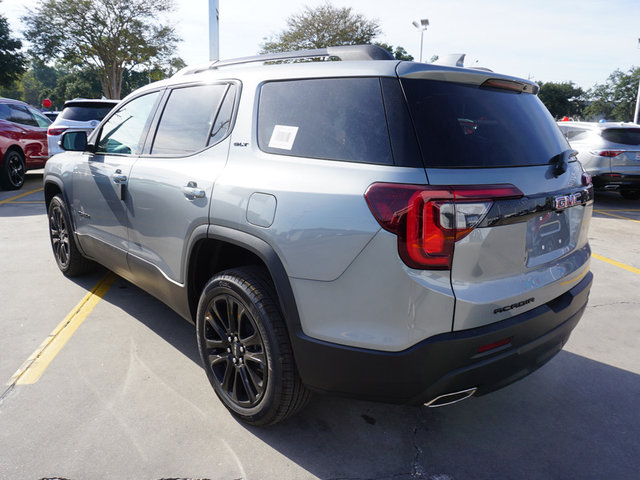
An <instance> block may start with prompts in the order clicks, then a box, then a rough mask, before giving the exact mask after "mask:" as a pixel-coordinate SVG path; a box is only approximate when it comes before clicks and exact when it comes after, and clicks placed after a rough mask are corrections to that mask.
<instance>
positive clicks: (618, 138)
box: [602, 128, 640, 145]
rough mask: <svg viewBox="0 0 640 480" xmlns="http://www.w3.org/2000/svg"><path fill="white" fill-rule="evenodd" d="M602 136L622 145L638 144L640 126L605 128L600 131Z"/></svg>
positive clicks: (639, 141) (639, 140)
mask: <svg viewBox="0 0 640 480" xmlns="http://www.w3.org/2000/svg"><path fill="white" fill-rule="evenodd" d="M602 137H603V138H604V139H605V140H607V141H608V142H613V143H620V144H622V145H640V128H607V129H606V130H603V131H602Z"/></svg>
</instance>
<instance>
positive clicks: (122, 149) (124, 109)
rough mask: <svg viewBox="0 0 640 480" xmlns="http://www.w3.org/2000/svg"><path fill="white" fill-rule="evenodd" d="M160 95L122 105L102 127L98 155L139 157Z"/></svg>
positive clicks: (144, 97) (156, 94)
mask: <svg viewBox="0 0 640 480" xmlns="http://www.w3.org/2000/svg"><path fill="white" fill-rule="evenodd" d="M159 95H160V92H153V93H148V94H146V95H143V96H141V97H138V98H135V99H133V100H131V101H130V102H127V103H126V104H125V105H122V106H121V107H120V108H119V109H118V110H117V111H116V113H114V114H113V115H112V116H111V117H110V118H109V119H108V120H107V121H106V123H105V124H104V125H103V126H102V131H101V133H100V140H99V141H98V146H97V148H96V153H113V154H124V155H129V154H131V155H138V154H139V153H140V152H141V151H142V147H143V144H144V137H143V134H144V132H145V130H146V129H145V127H146V126H147V124H148V122H149V117H150V114H151V112H152V110H153V106H154V105H155V103H156V100H157V99H158V96H159Z"/></svg>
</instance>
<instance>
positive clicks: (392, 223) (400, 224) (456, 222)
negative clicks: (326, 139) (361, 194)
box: [365, 183, 523, 270]
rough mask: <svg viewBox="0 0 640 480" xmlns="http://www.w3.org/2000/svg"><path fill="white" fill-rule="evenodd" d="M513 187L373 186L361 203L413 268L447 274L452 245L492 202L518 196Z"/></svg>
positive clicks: (481, 217)
mask: <svg viewBox="0 0 640 480" xmlns="http://www.w3.org/2000/svg"><path fill="white" fill-rule="evenodd" d="M522 196H523V194H522V192H521V191H520V190H518V189H517V188H516V187H514V186H513V185H478V186H475V185H459V186H432V185H404V184H395V183H374V184H373V185H371V186H370V187H369V189H368V190H367V192H366V193H365V199H366V200H367V204H368V205H369V209H370V210H371V212H372V213H373V215H374V217H375V218H376V220H377V221H378V223H379V224H380V226H382V228H384V229H385V230H388V231H389V232H391V233H394V234H396V235H397V236H398V253H399V254H400V258H401V259H402V261H403V262H404V263H405V264H406V265H407V266H409V267H411V268H417V269H430V270H448V269H450V268H451V262H452V260H453V250H454V246H455V242H457V241H458V240H461V239H462V238H464V237H465V236H467V235H468V234H469V233H470V232H471V231H472V230H473V229H474V228H475V227H476V226H477V225H478V224H479V223H480V222H482V220H483V219H484V217H485V216H486V214H487V212H488V211H489V209H490V208H491V205H492V203H493V201H494V200H496V199H506V198H520V197H522Z"/></svg>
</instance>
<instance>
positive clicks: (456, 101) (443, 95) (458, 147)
mask: <svg viewBox="0 0 640 480" xmlns="http://www.w3.org/2000/svg"><path fill="white" fill-rule="evenodd" d="M402 85H403V88H404V90H405V93H406V96H407V101H408V104H409V110H410V111H411V116H412V118H413V122H414V125H415V128H416V133H417V135H418V140H419V142H420V147H421V148H422V155H423V157H424V162H425V166H427V167H439V168H460V167H470V168H478V167H487V168H488V167H504V166H527V165H544V164H548V163H549V161H550V160H551V159H552V158H553V157H555V156H556V155H558V154H560V153H562V152H563V151H565V150H566V149H567V148H569V147H568V144H567V141H566V140H565V138H564V137H563V135H562V133H561V132H560V130H559V129H558V127H557V126H556V124H555V122H554V121H553V118H552V117H551V115H550V114H549V112H548V111H547V109H546V108H545V107H544V105H543V104H542V102H540V100H539V99H538V97H537V96H535V95H531V94H526V93H516V92H510V91H506V90H498V89H490V88H482V87H479V86H475V85H465V84H460V83H451V82H440V81H435V80H424V79H407V78H405V79H402Z"/></svg>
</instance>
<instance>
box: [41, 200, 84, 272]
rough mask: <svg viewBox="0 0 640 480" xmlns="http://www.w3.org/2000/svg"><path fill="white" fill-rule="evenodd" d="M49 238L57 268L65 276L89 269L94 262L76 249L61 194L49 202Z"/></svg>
mask: <svg viewBox="0 0 640 480" xmlns="http://www.w3.org/2000/svg"><path fill="white" fill-rule="evenodd" d="M48 213H49V238H50V239H51V248H52V249H53V256H54V258H55V259H56V263H57V264H58V268H59V269H60V271H61V272H62V273H64V274H65V275H66V276H67V277H75V276H76V275H82V274H83V273H86V272H89V271H91V270H92V269H93V268H94V267H95V264H94V263H93V262H92V261H91V260H89V259H88V258H85V257H84V256H83V255H82V253H80V251H79V250H78V247H77V246H76V242H75V239H74V236H73V229H72V227H71V220H70V218H69V212H68V210H67V205H66V204H65V203H64V200H63V199H62V196H61V195H56V196H55V197H53V198H52V199H51V202H49V208H48Z"/></svg>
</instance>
